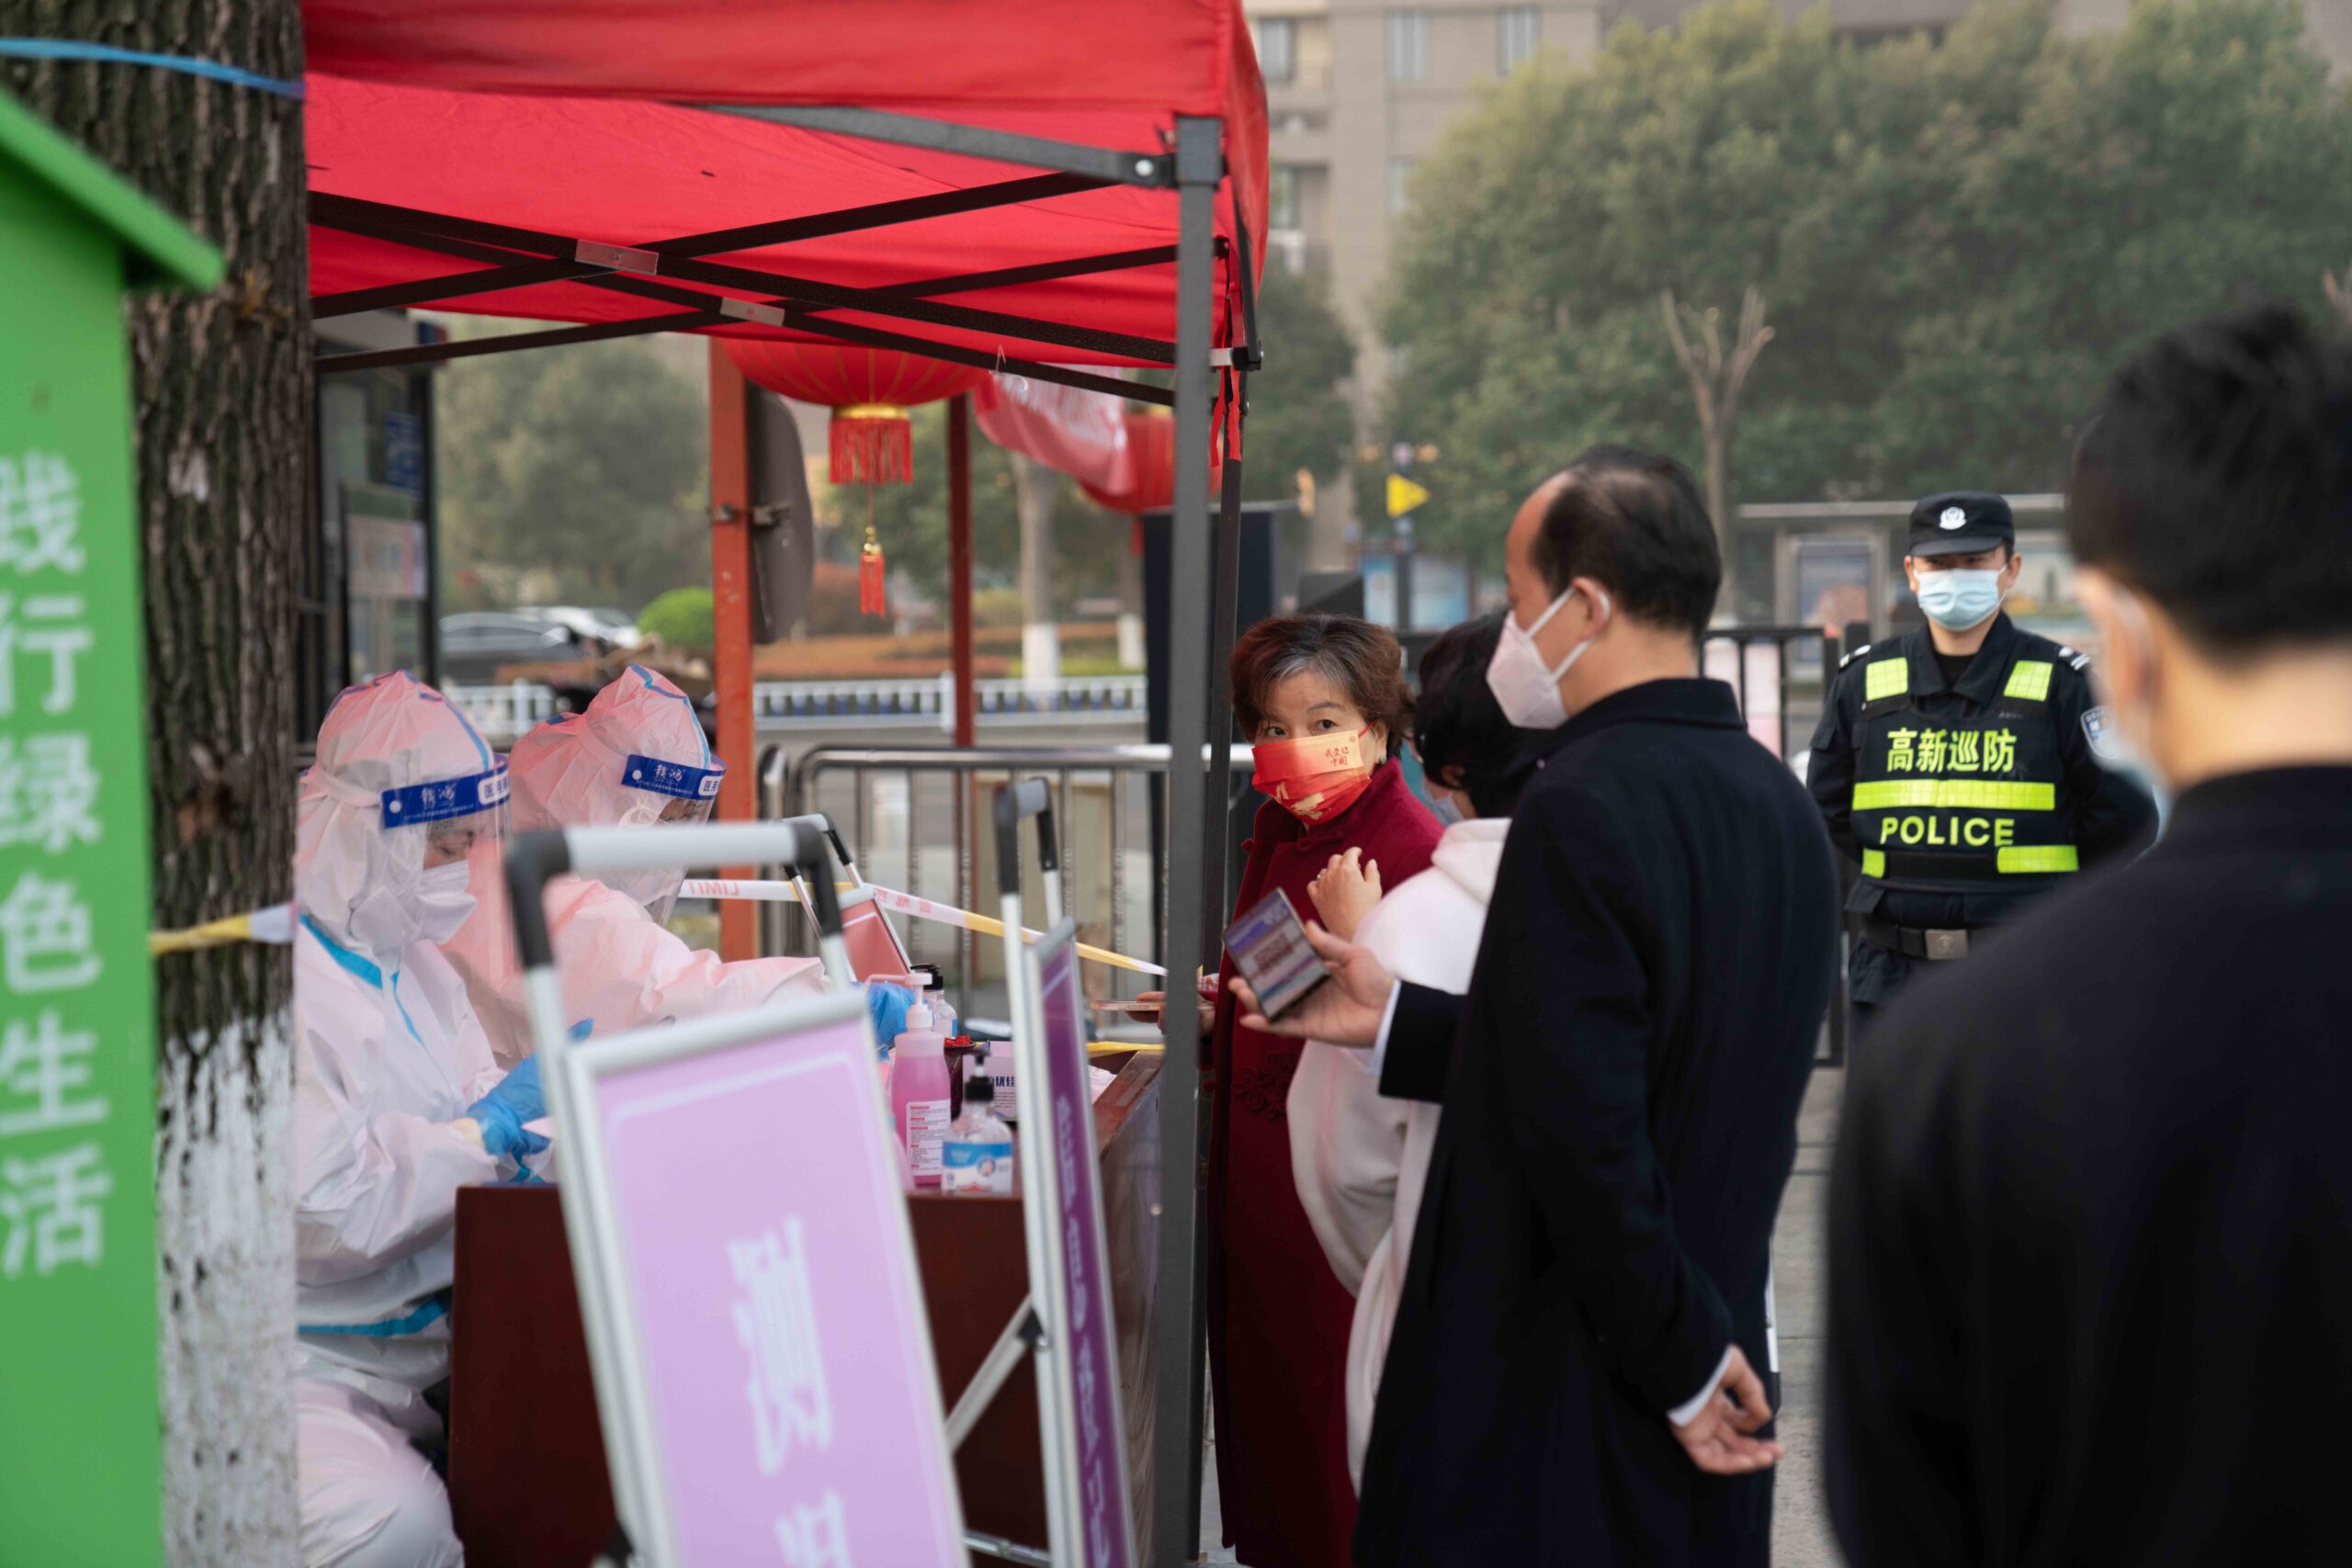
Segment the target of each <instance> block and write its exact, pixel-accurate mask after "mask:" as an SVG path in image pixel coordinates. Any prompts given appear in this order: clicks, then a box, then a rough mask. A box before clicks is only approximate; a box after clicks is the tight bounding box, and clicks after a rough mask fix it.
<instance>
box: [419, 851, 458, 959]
mask: <svg viewBox="0 0 2352 1568" xmlns="http://www.w3.org/2000/svg"><path fill="white" fill-rule="evenodd" d="M471 880H472V867H471V866H469V864H468V863H466V862H464V861H461V860H459V861H451V862H450V863H448V864H447V865H436V866H435V867H434V868H433V869H432V870H431V871H427V872H421V873H419V874H418V875H417V879H416V886H415V889H414V891H413V892H412V893H411V894H410V895H409V904H410V907H411V908H413V910H414V911H415V915H416V934H417V937H418V939H419V940H420V941H424V942H447V941H448V940H449V939H450V938H451V937H453V936H456V935H457V934H458V931H459V930H460V929H461V928H462V927H463V926H464V925H465V923H466V921H467V920H469V919H472V917H473V912H474V896H473V894H472V892H471V891H470V890H469V884H470V882H471Z"/></svg>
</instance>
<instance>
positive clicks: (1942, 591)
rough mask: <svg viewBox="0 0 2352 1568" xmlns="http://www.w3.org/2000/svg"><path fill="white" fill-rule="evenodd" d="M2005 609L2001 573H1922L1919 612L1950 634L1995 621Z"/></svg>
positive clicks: (1987, 571)
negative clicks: (1999, 611)
mask: <svg viewBox="0 0 2352 1568" xmlns="http://www.w3.org/2000/svg"><path fill="white" fill-rule="evenodd" d="M2000 607H2001V573H2000V571H1999V570H1997V569H1996V570H1983V571H1963V570H1951V571H1922V572H1920V573H1919V608H1920V609H1921V610H1922V611H1923V612H1925V613H1926V615H1927V617H1928V619H1929V620H1931V621H1933V622H1935V623H1936V625H1938V626H1941V627H1943V628H1944V630H1946V631H1948V632H1964V631H1966V630H1967V629H1968V628H1969V627H1971V626H1975V625H1977V624H1978V623H1979V622H1981V621H1985V620H1988V619H1990V618H1991V616H1992V615H1993V612H1995V611H1996V610H1998V609H1999V608H2000Z"/></svg>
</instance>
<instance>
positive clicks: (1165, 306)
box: [304, 0, 1267, 364]
mask: <svg viewBox="0 0 2352 1568" xmlns="http://www.w3.org/2000/svg"><path fill="white" fill-rule="evenodd" d="M304 26H305V29H306V35H307V37H306V44H307V49H308V53H309V61H310V65H311V77H310V79H309V85H310V100H309V107H308V116H307V118H308V137H309V148H308V161H309V164H310V181H311V190H312V191H313V192H314V193H319V194H327V195H334V196H342V197H357V198H360V199H363V200H367V201H371V202H382V203H389V204H391V205H394V206H398V207H403V208H411V209H420V210H423V211H426V212H432V213H439V214H447V215H451V216H455V217H458V218H464V219H470V220H477V221H481V222H489V223H496V224H501V225H506V226H509V227H512V228H516V229H523V230H529V231H538V232H541V233H545V234H549V235H556V236H565V237H570V238H575V239H584V240H592V241H597V242H601V243H608V244H616V245H625V246H643V245H647V244H650V243H654V242H657V241H662V240H667V239H672V238H676V237H680V236H684V235H690V234H698V233H707V232H711V231H718V230H725V229H731V228H736V227H741V226H744V225H750V224H756V223H767V222H773V221H775V220H780V219H786V218H792V217H796V216H800V215H805V214H817V213H825V212H832V211H838V210H841V209H848V208H854V207H860V206H865V205H870V204H873V203H876V202H881V201H889V200H895V199H899V198H903V197H922V196H930V195H935V194H938V193H941V192H945V191H953V190H962V189H968V188H971V187H974V186H984V185H989V184H993V183H998V182H1001V181H1005V180H1010V179H1017V178H1022V177H1026V176H1032V175H1036V174H1038V173H1039V172H1040V171H1038V170H1036V169H1034V168H1026V167H1015V166H1012V165H1009V164H1001V163H996V162H992V161H988V160H983V159H978V158H972V157H966V156H962V155H958V154H953V153H945V152H931V151H925V150H918V149H913V148H908V147H900V146H893V145H886V144H882V143H878V142H876V141H865V140H862V139H858V138H854V137H848V136H840V135H833V134H830V133H824V132H817V131H810V130H801V129H797V128H794V127H788V126H783V125H775V124H770V123H766V122H762V121H758V120H753V119H748V118H742V117H740V116H734V115H728V114H722V113H718V112H715V111H712V110H708V109H702V108H697V107H691V106H695V105H698V104H739V105H813V106H828V107H860V108H868V109H880V110H886V111H890V112H897V113H905V114H912V115H917V116H921V117H922V118H928V119H933V120H943V121H949V122H953V123H956V124H961V125H971V126H978V127H983V128H987V129H990V130H1005V131H1012V132H1016V133H1019V134H1023V135H1030V136H1041V137H1046V138H1051V139H1053V140H1057V141H1070V142H1077V143H1081V144H1083V145H1086V146H1089V147H1094V148H1102V149H1106V150H1113V151H1121V152H1138V153H1159V152H1164V150H1165V149H1166V147H1167V145H1168V139H1169V137H1170V134H1171V132H1172V130H1173V126H1174V122H1175V119H1176V118H1177V117H1178V116H1180V115H1201V116H1211V117H1216V118H1219V119H1221V120H1222V121H1223V123H1224V127H1225V141H1226V155H1227V170H1228V175H1229V177H1228V180H1227V185H1226V186H1223V187H1221V188H1220V190H1219V192H1218V198H1217V228H1218V231H1219V233H1220V234H1222V235H1225V236H1226V237H1227V239H1228V241H1229V240H1230V239H1231V237H1232V235H1233V232H1234V220H1235V215H1236V207H1237V205H1238V209H1239V213H1240V215H1241V216H1242V218H1243V220H1244V221H1246V222H1247V224H1248V226H1249V231H1250V236H1251V238H1252V242H1253V243H1252V245H1251V250H1252V253H1253V257H1254V259H1256V260H1257V261H1258V263H1259V265H1262V258H1263V255H1264V251H1265V246H1264V232H1265V227H1264V225H1265V213H1266V174H1267V170H1266V119H1265V96H1264V88H1263V86H1262V84H1261V81H1260V78H1259V75H1258V68H1257V62H1256V58H1255V56H1254V54H1253V52H1252V51H1251V47H1250V36H1249V32H1248V29H1247V27H1246V25H1245V24H1244V22H1243V19H1242V16H1241V9H1240V6H1239V3H1238V0H1000V3H998V4H994V5H989V6H979V5H956V4H941V3H940V0H665V3H662V4H658V5H649V4H646V3H645V0H310V3H309V4H307V5H306V6H304ZM1177 208H1178V202H1177V200H1176V198H1175V197H1174V196H1173V194H1172V193H1171V192H1170V191H1168V190H1164V189H1145V188H1138V187H1135V186H1108V187H1104V188H1101V189H1091V190H1082V191H1078V192H1075V193H1071V194H1065V195H1060V196H1055V197H1049V198H1046V199H1043V200H1035V201H1029V202H1024V203H1022V204H1020V205H1017V206H1009V207H999V208H988V209H981V210H978V211H972V212H965V213H959V214H955V215H950V216H941V217H933V218H928V219H925V220H921V221H917V222H910V223H900V224H895V225H892V226H889V227H885V228H877V229H870V230H861V231H854V232H850V233H846V234H835V235H831V236H826V237H822V238H816V239H809V240H804V241H799V242H796V243H789V244H782V245H774V246H768V247H764V248H758V249H752V250H746V251H737V252H729V253H723V254H713V255H710V256H707V257H703V258H701V259H703V260H705V261H709V262H719V263H724V264H727V265H736V266H741V267H746V268H752V269H757V270H760V271H764V272H772V273H779V274H786V275H788V276H792V277H797V278H802V279H809V280H813V281H815V282H818V283H823V284H834V285H846V286H851V287H855V288H887V287H889V286H892V285H898V284H905V283H910V282H915V281H921V280H926V279H931V278H936V277H944V276H960V275H964V274H968V273H975V272H987V271H995V270H999V269H1003V268H1011V267H1020V266H1028V265H1037V264H1042V263H1054V262H1066V261H1069V260H1071V259H1073V258H1078V257H1084V256H1091V255H1098V254H1111V253H1116V252H1123V251H1131V250H1137V249H1143V248H1148V247H1155V246H1160V245H1170V244H1173V243H1175V238H1176V220H1177ZM1230 254H1231V253H1230V252H1228V259H1227V261H1226V262H1225V263H1223V264H1222V265H1221V274H1220V277H1221V283H1222V285H1223V287H1224V289H1225V291H1226V295H1227V299H1228V301H1230V300H1231V299H1232V298H1233V295H1234V291H1235V289H1236V288H1237V287H1238V281H1239V280H1238V276H1236V272H1235V268H1234V266H1233V265H1232V262H1231V260H1230ZM515 259H516V260H518V261H519V260H526V259H528V257H527V256H521V255H518V256H516V257H515ZM481 265H484V264H483V263H482V262H481V261H475V260H464V259H458V258H457V257H453V256H451V255H447V254H434V253H432V252H430V251H425V250H419V249H414V248H411V247H409V246H406V245H402V244H399V243H392V242H390V241H388V240H384V239H380V238H368V237H364V236H361V235H357V234H353V233H349V232H345V231H341V230H337V229H334V228H331V227H328V226H325V225H322V224H314V225H313V227H312V231H311V278H312V288H313V291H314V292H316V293H320V294H332V293H341V292H344V291H346V290H351V289H357V288H373V287H376V286H379V285H383V284H390V283H403V282H408V281H412V280H415V279H420V278H432V277H439V276H450V275H455V274H458V273H462V272H465V271H467V270H469V269H471V268H474V267H478V266H481ZM669 281H672V282H673V283H674V285H675V286H676V287H678V288H704V289H707V290H710V291H712V292H714V293H720V292H725V293H734V294H736V295H738V296H739V297H744V298H750V297H753V296H754V295H755V294H756V293H757V291H756V290H754V289H752V288H733V287H720V286H716V285H711V284H707V283H704V284H697V283H695V282H693V281H689V280H677V279H672V280H669ZM1253 281H1254V280H1253ZM456 287H458V286H457V285H453V286H452V288H456ZM1174 288H1175V268H1174V266H1173V265H1151V266H1145V267H1136V268H1129V269H1125V270H1119V271H1108V272H1102V273H1095V274H1090V275H1087V276H1076V277H1067V278H1061V279H1057V280H1052V281H1044V282H1029V283H1024V284H1020V285H1017V286H1012V287H996V288H985V289H978V290H970V291H964V292H958V293H956V294H953V295H951V296H944V297H942V299H943V302H944V303H949V304H953V305H955V306H959V307H965V308H968V309H978V310H992V311H1000V312H1008V313H1012V314H1015V315H1021V316H1027V317H1032V318H1036V319H1041V320H1046V321H1054V322H1057V323H1063V324H1066V325H1069V326H1074V327H1078V328H1082V329H1087V330H1089V331H1090V332H1092V333H1123V334H1127V335H1129V336H1132V337H1138V338H1151V339H1157V340H1166V339H1168V338H1170V337H1171V336H1172V334H1173V321H1174V311H1173V297H1174ZM777 292H779V293H782V292H785V290H782V289H779V290H777ZM435 303H436V304H437V305H441V306H442V308H447V309H451V310H479V311H481V313H484V314H493V315H502V316H520V317H533V318H540V319H545V320H550V321H574V322H597V321H625V320H632V319H637V318H640V317H647V316H654V315H661V314H667V313H673V312H675V311H677V310H679V309H680V307H679V306H678V305H676V304H674V303H662V302H657V301H652V300H648V299H639V298H633V297H630V296H628V295H624V294H617V293H612V292H607V291H605V290H602V289H597V288H590V287H587V286H585V285H582V284H580V283H576V282H559V283H548V284H542V285H538V286H536V287H532V288H518V289H512V290H506V291H502V292H498V293H494V294H487V295H478V296H475V297H472V298H465V297H459V296H454V295H453V296H452V297H450V298H449V299H447V302H446V304H443V302H441V301H435ZM831 319H832V320H835V321H840V322H842V323H843V324H846V325H852V326H861V327H867V328H878V329H881V330H884V331H889V332H896V333H907V334H910V335H915V336H922V337H925V338H929V339H931V340H933V341H934V342H939V343H944V344H956V345H958V346H962V347H967V348H977V349H980V350H983V351H986V352H990V353H1001V354H1003V355H1008V356H1012V357H1019V358H1028V359H1035V360H1045V361H1049V362H1052V363H1057V364H1139V363H1148V359H1146V358H1145V357H1141V356H1138V355H1136V354H1135V353H1134V352H1131V351H1130V350H1129V349H1127V348H1125V347H1124V346H1122V345H1117V344H1108V345H1106V344H1069V343H1066V342H1059V343H1057V342H1049V341H1042V340H1038V339H1034V338H1027V337H1023V336H1022V335H1021V334H1020V333H1019V331H1018V329H1017V328H1011V327H1005V326H1001V325H987V326H977V327H976V326H970V325H942V324H939V323H934V322H920V323H918V322H910V321H904V320H899V319H894V318H888V317H883V316H876V315H873V314H870V313H863V312H859V311H855V310H840V311H837V312H832V313H831ZM718 330H719V331H721V332H724V333H729V334H733V335H746V336H763V335H764V336H798V335H806V334H801V333H792V332H789V331H786V330H783V329H778V328H775V327H766V326H755V325H752V324H749V323H742V324H737V323H729V325H727V326H725V327H723V328H720V329H718ZM1238 331H1239V321H1238V310H1232V309H1230V308H1228V309H1227V310H1220V311H1219V312H1218V313H1217V320H1216V342H1217V343H1219V344H1227V343H1230V342H1231V341H1233V338H1234V336H1235V335H1236V334H1237V333H1238Z"/></svg>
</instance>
